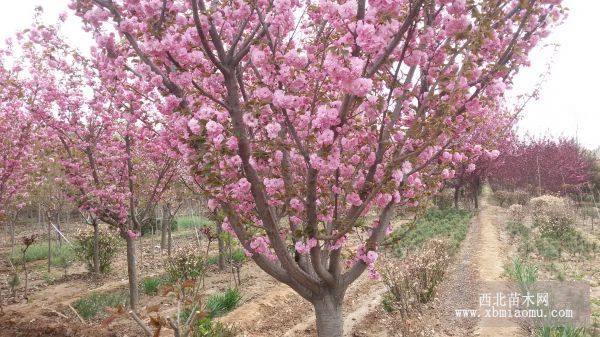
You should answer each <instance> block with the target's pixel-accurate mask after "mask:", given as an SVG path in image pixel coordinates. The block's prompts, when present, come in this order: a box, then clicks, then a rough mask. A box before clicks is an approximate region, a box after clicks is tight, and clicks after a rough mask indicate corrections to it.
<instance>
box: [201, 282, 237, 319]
mask: <svg viewBox="0 0 600 337" xmlns="http://www.w3.org/2000/svg"><path fill="white" fill-rule="evenodd" d="M241 299H242V294H240V291H239V290H237V289H236V288H230V289H227V291H225V292H224V293H218V294H214V295H212V296H210V297H209V298H208V299H207V300H206V310H207V311H208V312H209V314H210V316H211V317H216V316H221V315H223V314H226V313H228V312H229V311H231V310H233V309H235V308H236V307H237V306H238V304H239V303H240V300H241Z"/></svg>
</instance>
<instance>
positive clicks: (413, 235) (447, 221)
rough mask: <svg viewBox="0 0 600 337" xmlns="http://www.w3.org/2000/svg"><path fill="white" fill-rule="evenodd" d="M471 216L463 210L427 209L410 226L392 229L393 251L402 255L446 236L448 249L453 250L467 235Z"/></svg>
mask: <svg viewBox="0 0 600 337" xmlns="http://www.w3.org/2000/svg"><path fill="white" fill-rule="evenodd" d="M472 216H473V214H472V213H471V212H468V211H465V210H456V209H443V210H439V209H429V210H427V212H425V214H424V215H423V216H422V217H420V218H419V219H417V220H416V221H415V223H414V224H413V225H412V226H403V228H401V229H398V230H396V231H394V233H393V234H392V237H391V240H392V241H391V242H394V251H395V252H396V254H397V255H398V256H404V255H405V253H406V251H408V250H414V249H418V248H420V247H421V246H422V245H423V244H424V243H425V242H427V241H428V240H430V239H433V238H447V239H449V242H450V249H451V250H452V252H455V251H456V249H458V246H459V245H460V243H461V242H462V241H463V240H464V239H465V237H466V236H467V232H468V230H469V223H470V221H471V217H472Z"/></svg>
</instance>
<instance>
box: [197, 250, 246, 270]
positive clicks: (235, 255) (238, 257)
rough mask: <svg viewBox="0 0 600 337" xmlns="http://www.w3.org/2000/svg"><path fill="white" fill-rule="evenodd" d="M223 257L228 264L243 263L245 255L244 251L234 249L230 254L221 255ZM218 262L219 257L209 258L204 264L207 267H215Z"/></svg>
mask: <svg viewBox="0 0 600 337" xmlns="http://www.w3.org/2000/svg"><path fill="white" fill-rule="evenodd" d="M223 254H224V255H225V261H226V262H228V263H238V264H239V263H244V262H245V261H246V259H247V258H246V254H244V250H242V249H240V248H236V249H234V250H233V251H231V252H225V253H223ZM218 262H219V255H213V256H210V257H209V258H208V259H206V264H207V265H209V266H212V265H216V264H217V263H218Z"/></svg>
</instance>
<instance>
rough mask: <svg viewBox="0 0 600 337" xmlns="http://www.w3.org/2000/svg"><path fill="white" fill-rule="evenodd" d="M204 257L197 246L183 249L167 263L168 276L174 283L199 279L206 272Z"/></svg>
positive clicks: (176, 252) (174, 254)
mask: <svg viewBox="0 0 600 337" xmlns="http://www.w3.org/2000/svg"><path fill="white" fill-rule="evenodd" d="M204 267H205V264H204V257H203V255H202V253H201V252H200V251H199V250H198V249H197V247H195V246H189V247H181V248H180V249H178V250H177V251H175V253H173V255H172V256H171V257H169V258H168V259H167V261H166V263H165V269H166V271H167V275H168V277H169V279H170V280H172V281H185V280H195V279H198V278H199V277H200V276H202V274H204V272H205V268H204Z"/></svg>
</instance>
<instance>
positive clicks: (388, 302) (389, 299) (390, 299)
mask: <svg viewBox="0 0 600 337" xmlns="http://www.w3.org/2000/svg"><path fill="white" fill-rule="evenodd" d="M381 305H382V306H383V310H385V311H386V312H392V311H394V310H395V308H394V296H393V295H392V294H391V293H389V292H386V293H385V294H383V299H382V300H381Z"/></svg>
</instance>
